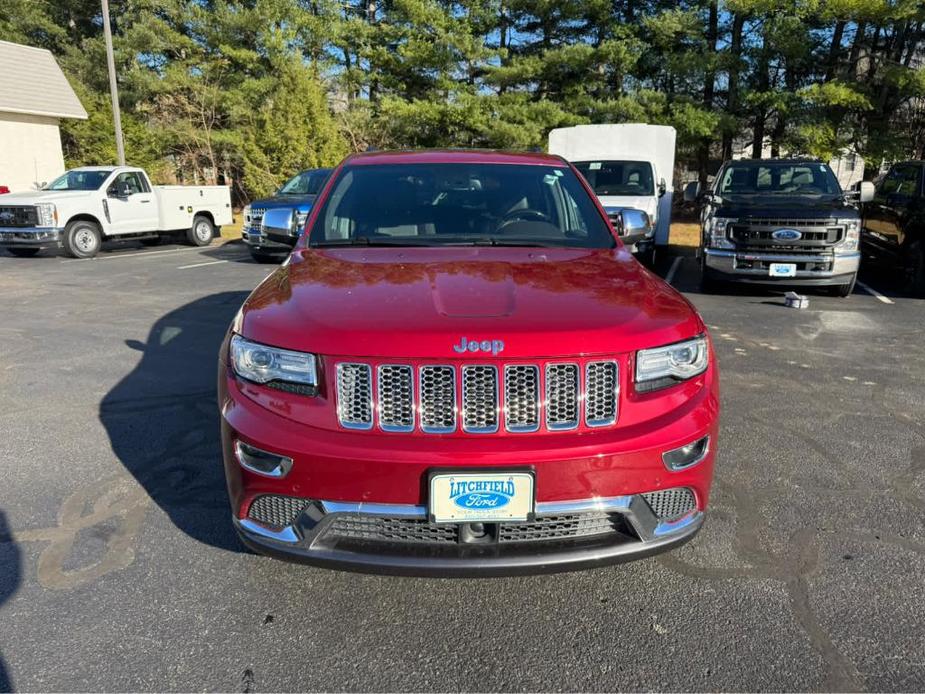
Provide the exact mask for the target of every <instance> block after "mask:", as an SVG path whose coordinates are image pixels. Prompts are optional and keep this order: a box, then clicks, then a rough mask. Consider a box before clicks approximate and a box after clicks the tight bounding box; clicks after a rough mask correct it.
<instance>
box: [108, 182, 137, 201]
mask: <svg viewBox="0 0 925 694" xmlns="http://www.w3.org/2000/svg"><path fill="white" fill-rule="evenodd" d="M106 193H107V194H108V195H109V197H111V198H127V197H128V196H129V195H131V194H132V188H131V186H129V184H128V183H126V182H125V181H122V182H121V183H114V184H113V185H111V186H109V190H107V191H106Z"/></svg>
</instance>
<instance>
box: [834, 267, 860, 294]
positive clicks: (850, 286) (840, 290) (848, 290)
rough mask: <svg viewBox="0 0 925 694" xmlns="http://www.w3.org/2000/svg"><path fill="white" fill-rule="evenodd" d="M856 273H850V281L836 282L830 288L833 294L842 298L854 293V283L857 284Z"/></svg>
mask: <svg viewBox="0 0 925 694" xmlns="http://www.w3.org/2000/svg"><path fill="white" fill-rule="evenodd" d="M857 281H858V273H856V272H855V273H854V274H853V275H851V281H850V282H848V283H847V284H837V285H835V286H834V287H832V288H831V290H830V291H831V292H832V295H833V296H840V297H841V298H842V299H844V298H846V297H849V296H851V295H852V294H853V293H854V285H855V284H857Z"/></svg>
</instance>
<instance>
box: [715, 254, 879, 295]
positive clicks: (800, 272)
mask: <svg viewBox="0 0 925 694" xmlns="http://www.w3.org/2000/svg"><path fill="white" fill-rule="evenodd" d="M702 252H703V253H704V256H705V257H704V268H705V271H706V273H707V274H708V275H709V277H710V278H712V279H717V280H723V281H727V282H749V283H754V284H785V285H795V286H829V285H839V284H847V283H849V282H850V281H851V277H852V275H854V274H855V273H856V272H857V271H858V267H860V263H861V253H860V251H848V252H843V253H834V254H832V253H791V254H787V253H756V252H752V251H748V252H743V251H735V250H720V249H716V248H705V249H703V251H702ZM769 263H795V264H796V265H797V271H796V276H795V277H771V276H770V275H769V274H768V268H767V266H768V264H769Z"/></svg>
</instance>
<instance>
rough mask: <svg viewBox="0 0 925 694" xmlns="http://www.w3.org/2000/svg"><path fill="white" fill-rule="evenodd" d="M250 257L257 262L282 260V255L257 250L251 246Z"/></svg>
mask: <svg viewBox="0 0 925 694" xmlns="http://www.w3.org/2000/svg"><path fill="white" fill-rule="evenodd" d="M251 258H253V259H254V260H255V261H257V262H258V263H280V262H282V260H283V259H282V257H280V256H278V255H275V254H272V253H265V252H263V251H258V250H257V249H256V248H251Z"/></svg>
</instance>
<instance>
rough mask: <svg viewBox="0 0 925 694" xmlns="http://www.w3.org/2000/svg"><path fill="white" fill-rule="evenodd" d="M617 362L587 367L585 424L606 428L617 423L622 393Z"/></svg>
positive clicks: (606, 362)
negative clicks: (618, 405) (620, 394)
mask: <svg viewBox="0 0 925 694" xmlns="http://www.w3.org/2000/svg"><path fill="white" fill-rule="evenodd" d="M618 374H619V371H618V369H617V362H615V361H592V362H588V364H587V365H586V366H585V424H587V425H588V426H589V427H605V426H609V425H611V424H613V423H614V422H616V421H617V403H618V400H619V393H620V382H619V379H618Z"/></svg>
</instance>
